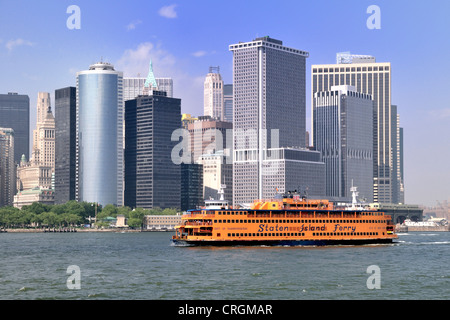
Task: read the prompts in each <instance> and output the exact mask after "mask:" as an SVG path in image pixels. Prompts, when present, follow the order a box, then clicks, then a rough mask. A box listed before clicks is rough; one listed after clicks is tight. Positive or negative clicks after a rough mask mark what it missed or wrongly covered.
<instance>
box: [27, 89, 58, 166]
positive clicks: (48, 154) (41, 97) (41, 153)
mask: <svg viewBox="0 0 450 320" xmlns="http://www.w3.org/2000/svg"><path fill="white" fill-rule="evenodd" d="M36 114H37V119H36V129H35V130H33V150H32V156H31V161H32V162H35V163H37V164H39V165H42V166H47V167H51V168H52V170H53V169H54V167H55V118H54V116H53V113H52V109H51V106H50V93H48V92H39V93H38V101H37V113H36Z"/></svg>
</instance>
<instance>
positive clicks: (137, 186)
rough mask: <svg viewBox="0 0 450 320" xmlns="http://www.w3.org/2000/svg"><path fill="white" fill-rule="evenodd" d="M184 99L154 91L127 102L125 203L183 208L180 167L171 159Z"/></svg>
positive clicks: (143, 206) (131, 205)
mask: <svg viewBox="0 0 450 320" xmlns="http://www.w3.org/2000/svg"><path fill="white" fill-rule="evenodd" d="M180 127H181V100H180V99H176V98H168V97H166V93H165V92H161V91H152V94H151V95H149V96H145V95H141V96H138V97H137V98H136V99H133V100H128V101H126V102H125V205H126V206H129V207H132V208H136V207H140V208H146V209H152V208H155V207H160V208H180V206H181V205H180V201H181V194H180V190H181V168H180V166H179V165H177V164H175V163H174V162H173V161H172V158H171V156H172V150H173V148H174V147H175V146H176V145H177V143H178V142H176V141H172V140H171V139H172V133H173V132H174V130H176V129H179V128H180Z"/></svg>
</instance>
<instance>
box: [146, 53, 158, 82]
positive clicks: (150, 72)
mask: <svg viewBox="0 0 450 320" xmlns="http://www.w3.org/2000/svg"><path fill="white" fill-rule="evenodd" d="M144 88H149V89H151V88H155V89H157V88H158V84H157V83H156V78H155V74H154V73H153V63H152V60H150V68H149V70H148V75H147V80H145V83H144Z"/></svg>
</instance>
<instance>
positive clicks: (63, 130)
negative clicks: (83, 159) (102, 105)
mask: <svg viewBox="0 0 450 320" xmlns="http://www.w3.org/2000/svg"><path fill="white" fill-rule="evenodd" d="M76 92H77V89H76V88H75V87H67V88H62V89H58V90H55V203H56V204H61V203H66V202H67V201H69V200H75V173H76V162H75V161H76V111H77V110H76V107H77V96H76Z"/></svg>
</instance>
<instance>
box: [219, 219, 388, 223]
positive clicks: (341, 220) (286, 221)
mask: <svg viewBox="0 0 450 320" xmlns="http://www.w3.org/2000/svg"><path fill="white" fill-rule="evenodd" d="M384 222H386V221H384V220H366V219H363V220H355V219H347V220H343V219H313V220H311V219H246V220H234V219H227V220H225V219H224V220H221V219H219V220H214V223H384Z"/></svg>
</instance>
